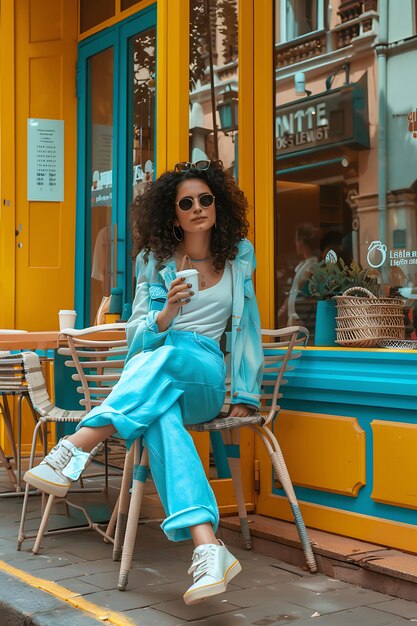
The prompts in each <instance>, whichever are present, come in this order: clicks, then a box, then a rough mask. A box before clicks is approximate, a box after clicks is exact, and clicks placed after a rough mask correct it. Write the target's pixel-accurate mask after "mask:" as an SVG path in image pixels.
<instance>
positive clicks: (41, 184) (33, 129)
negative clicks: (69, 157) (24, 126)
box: [27, 118, 64, 202]
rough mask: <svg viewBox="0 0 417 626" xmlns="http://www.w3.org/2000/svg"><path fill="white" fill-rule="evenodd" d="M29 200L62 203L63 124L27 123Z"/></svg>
mask: <svg viewBox="0 0 417 626" xmlns="http://www.w3.org/2000/svg"><path fill="white" fill-rule="evenodd" d="M27 168H28V200H41V201H43V202H62V201H63V200H64V121H63V120H42V119H34V118H29V119H28V163H27Z"/></svg>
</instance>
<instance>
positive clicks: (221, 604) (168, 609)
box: [153, 594, 239, 621]
mask: <svg viewBox="0 0 417 626" xmlns="http://www.w3.org/2000/svg"><path fill="white" fill-rule="evenodd" d="M153 608H154V609H156V610H158V611H162V612H163V613H169V615H174V616H175V617H179V618H181V619H184V620H189V621H191V620H196V619H199V618H202V617H208V616H209V615H218V614H219V613H227V612H228V611H233V610H236V609H238V608H239V607H237V606H236V605H233V604H231V603H230V602H229V601H228V600H227V599H226V597H225V594H221V595H219V596H214V597H213V598H211V599H210V600H206V601H205V602H200V603H199V604H194V605H192V606H187V605H186V604H185V603H184V600H183V599H182V598H181V600H171V601H170V602H162V603H161V604H156V605H155V606H154V607H153Z"/></svg>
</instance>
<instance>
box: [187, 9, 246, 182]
mask: <svg viewBox="0 0 417 626" xmlns="http://www.w3.org/2000/svg"><path fill="white" fill-rule="evenodd" d="M237 113H238V0H190V160H191V161H192V162H195V161H198V160H200V159H207V158H208V159H221V160H222V161H223V164H224V166H225V167H226V168H230V169H231V171H232V172H233V174H234V175H235V176H237V156H238V146H237V142H238V120H237Z"/></svg>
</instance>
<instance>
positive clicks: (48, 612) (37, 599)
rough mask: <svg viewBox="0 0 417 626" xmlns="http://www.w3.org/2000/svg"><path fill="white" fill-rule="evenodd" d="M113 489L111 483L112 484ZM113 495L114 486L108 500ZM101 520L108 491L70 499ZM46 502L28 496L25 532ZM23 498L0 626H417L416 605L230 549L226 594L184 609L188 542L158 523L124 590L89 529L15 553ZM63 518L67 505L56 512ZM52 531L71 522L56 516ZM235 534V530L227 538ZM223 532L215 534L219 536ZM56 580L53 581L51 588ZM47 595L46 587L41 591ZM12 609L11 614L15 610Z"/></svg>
mask: <svg viewBox="0 0 417 626" xmlns="http://www.w3.org/2000/svg"><path fill="white" fill-rule="evenodd" d="M111 480H112V481H113V483H114V486H116V484H115V481H117V480H118V479H111ZM115 492H116V490H115V489H111V493H113V495H114V493H115ZM72 499H73V500H74V501H78V502H80V501H81V500H82V501H83V502H84V503H85V501H86V500H88V502H89V508H90V507H91V508H92V509H93V514H95V515H96V517H97V516H98V518H100V516H103V506H102V502H103V494H83V495H82V496H81V495H74V496H72ZM144 500H145V503H144V507H143V511H144V516H145V518H154V517H159V516H160V514H161V509H160V504H159V501H158V499H157V496H156V494H155V493H154V492H153V489H152V483H150V484H149V485H148V486H147V495H146V496H145V498H144ZM98 503H101V506H97V505H98ZM39 507H40V498H39V497H38V496H32V497H31V498H30V506H29V515H28V518H29V520H28V526H29V527H32V528H37V527H38V525H39V513H40V510H39ZM20 509H21V499H20V498H19V499H18V498H3V499H0V519H1V525H0V624H1V626H9V625H10V626H20V625H21V624H22V626H23V625H25V626H29V625H31V624H33V625H37V626H57V625H58V624H63V625H66V624H68V626H89V625H90V624H91V625H92V624H94V623H98V622H101V623H104V624H116V625H117V626H125V625H127V624H140V625H141V626H175V625H180V624H188V625H189V626H196V625H197V624H199V625H201V626H246V625H254V626H280V625H281V624H291V625H295V626H307V625H310V626H385V625H386V626H401V625H403V624H406V623H409V624H411V623H413V622H417V604H416V603H414V602H408V601H405V600H399V599H396V598H394V597H392V596H389V595H385V594H382V593H378V592H376V591H370V590H366V589H363V588H360V587H357V586H355V585H351V584H348V583H346V582H341V581H338V580H335V579H332V578H329V577H327V576H325V575H322V574H315V575H312V574H309V573H308V572H306V571H305V570H303V569H302V568H299V567H296V566H294V565H288V564H286V563H284V562H282V561H279V560H277V559H275V558H272V557H270V556H264V555H261V554H258V553H256V552H255V551H246V550H243V549H240V548H232V552H233V553H234V554H235V555H236V556H237V557H238V558H239V560H240V561H241V563H242V566H243V572H242V573H241V574H240V575H239V576H237V577H236V578H235V579H234V580H233V583H232V584H230V585H229V587H228V591H227V593H225V594H222V595H219V596H217V597H214V598H212V599H211V600H210V601H207V602H203V603H201V604H197V605H194V606H191V607H187V606H186V605H185V604H184V602H183V600H182V594H183V593H184V591H185V590H186V589H187V588H188V586H189V585H190V584H191V579H190V577H189V576H188V575H187V569H188V567H189V565H190V559H191V554H192V545H191V542H183V543H177V544H176V543H170V542H169V541H168V540H167V539H166V538H165V536H164V534H163V533H162V531H161V530H160V528H159V523H158V522H149V523H146V524H144V525H140V526H139V529H138V538H137V543H136V550H135V556H134V562H133V568H132V570H131V573H130V576H129V584H128V589H127V591H126V592H120V591H118V590H117V578H118V571H119V566H120V564H119V563H115V562H113V560H112V547H111V545H109V544H105V543H104V542H103V540H102V538H101V537H100V536H99V535H98V534H97V533H95V532H93V531H85V532H84V531H83V532H78V533H71V534H66V535H61V536H59V535H58V536H55V537H47V538H45V539H44V541H43V544H42V548H41V552H40V554H39V555H33V554H32V553H31V552H30V549H31V547H32V540H27V541H25V542H24V544H23V546H22V551H21V552H17V551H16V537H17V531H18V525H19V517H20ZM57 510H58V511H59V510H61V512H62V513H64V512H65V511H64V508H63V507H62V505H61V509H60V508H59V505H57ZM53 523H54V525H55V526H64V525H65V524H66V523H67V518H66V516H65V515H55V516H54V518H53ZM227 532H230V531H227ZM221 535H222V530H221V529H220V532H219V536H220V537H221ZM51 582H54V583H56V584H55V585H54V584H51ZM40 589H42V590H40ZM13 611H14V613H13Z"/></svg>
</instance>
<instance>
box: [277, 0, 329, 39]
mask: <svg viewBox="0 0 417 626" xmlns="http://www.w3.org/2000/svg"><path fill="white" fill-rule="evenodd" d="M280 8H281V20H280V21H281V42H285V41H291V39H295V38H296V37H301V36H302V35H307V34H308V33H312V32H314V31H316V30H320V29H322V28H323V18H324V15H323V0H282V2H281V7H280Z"/></svg>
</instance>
